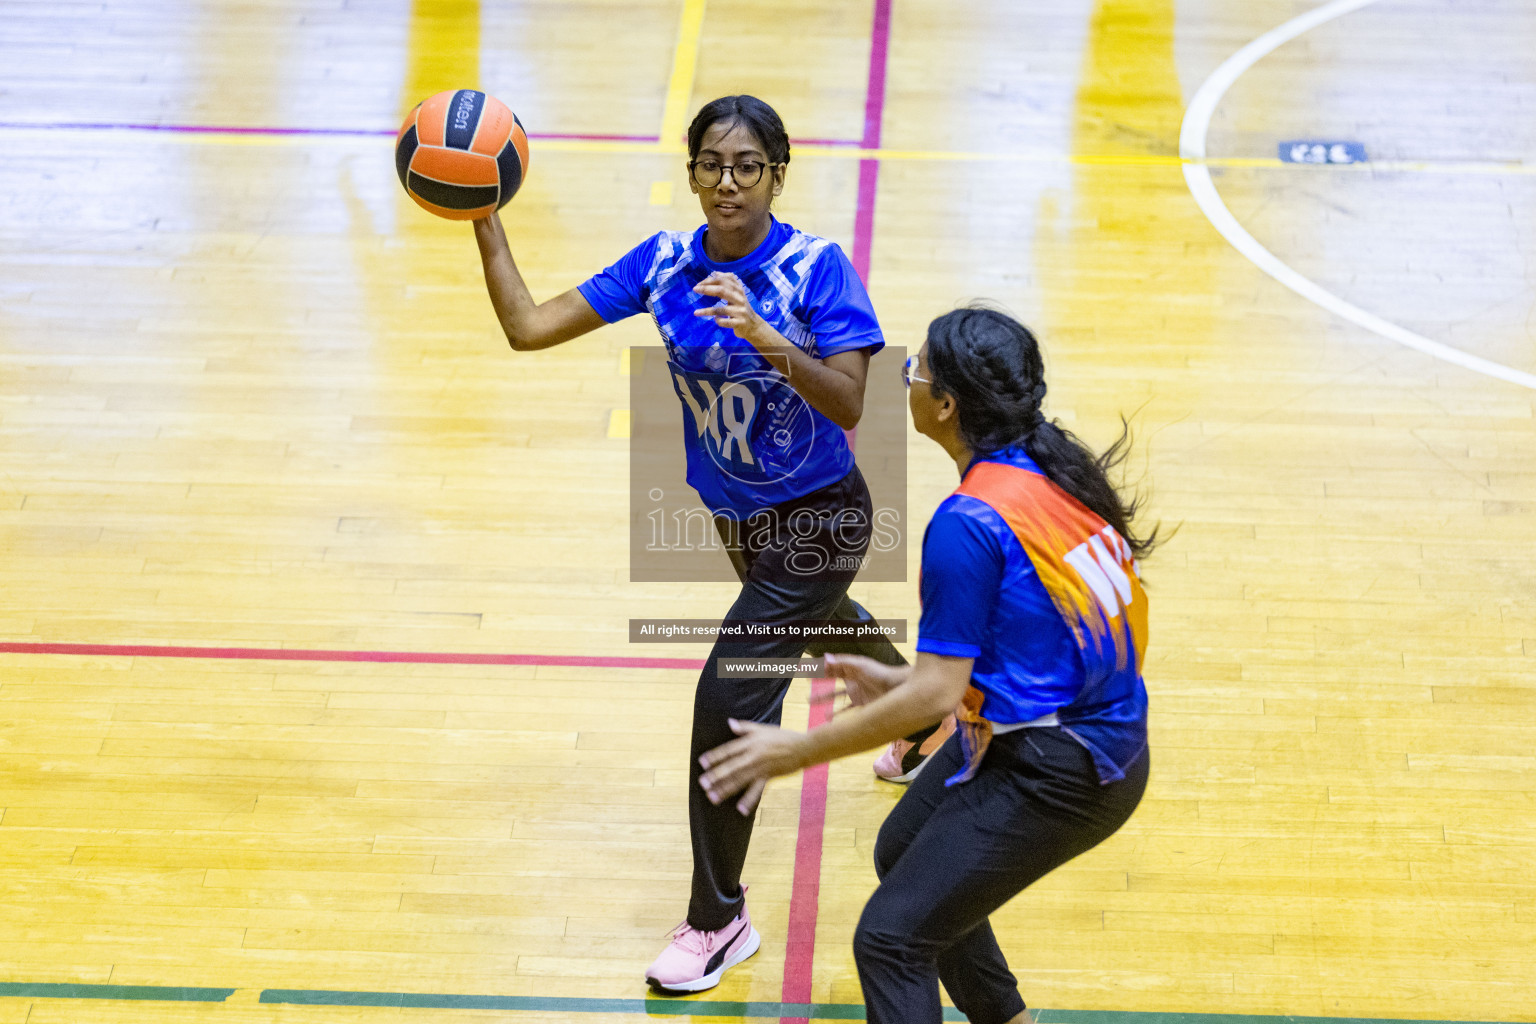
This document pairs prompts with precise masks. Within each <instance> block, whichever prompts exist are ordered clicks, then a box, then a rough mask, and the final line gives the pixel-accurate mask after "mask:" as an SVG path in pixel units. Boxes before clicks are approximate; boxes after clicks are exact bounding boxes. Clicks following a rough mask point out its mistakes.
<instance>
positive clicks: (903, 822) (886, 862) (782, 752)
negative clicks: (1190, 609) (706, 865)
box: [700, 309, 1156, 1024]
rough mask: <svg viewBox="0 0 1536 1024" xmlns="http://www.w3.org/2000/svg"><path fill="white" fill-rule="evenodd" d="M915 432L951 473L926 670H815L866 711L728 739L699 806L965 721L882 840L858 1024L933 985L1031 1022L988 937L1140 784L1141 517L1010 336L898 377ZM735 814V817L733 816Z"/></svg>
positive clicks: (1113, 820) (1130, 804)
mask: <svg viewBox="0 0 1536 1024" xmlns="http://www.w3.org/2000/svg"><path fill="white" fill-rule="evenodd" d="M907 369H908V387H909V388H910V389H911V390H910V394H909V399H908V404H909V406H910V408H911V412H912V421H913V423H914V424H915V425H916V427H917V429H918V432H919V433H922V434H925V435H927V436H928V437H930V438H932V439H933V440H934V441H937V442H938V443H939V445H940V446H941V447H943V449H944V450H945V451H946V452H947V453H948V454H949V455H950V456H951V457H952V458H953V459H954V461H955V466H956V467H957V468H958V469H959V471H960V477H961V483H960V486H959V488H958V489H957V490H956V491H955V493H954V494H952V495H951V496H950V497H949V498H947V499H945V501H944V502H943V503H942V504H941V505H940V506H939V508H938V510H937V511H936V512H935V513H934V515H933V519H932V520H931V521H930V523H929V525H928V529H927V531H926V533H925V534H924V537H923V558H922V582H921V584H920V586H919V590H920V594H921V598H922V618H921V620H920V622H919V624H918V639H917V651H918V654H917V662H916V664H915V665H912V666H900V667H892V666H887V665H882V664H879V663H877V662H874V661H871V660H870V659H868V658H863V657H858V656H848V655H828V657H827V661H828V664H829V668H830V672H831V674H832V675H835V676H837V677H839V678H841V679H843V680H844V681H845V689H846V692H847V693H848V695H849V696H850V697H851V698H852V700H853V703H854V704H855V705H857V706H856V707H854V708H853V709H852V710H850V711H848V712H846V713H843V714H840V715H838V716H837V717H836V718H834V719H833V720H832V722H831V723H830V724H828V725H826V726H823V727H821V728H819V729H815V730H813V731H811V732H809V733H803V734H802V733H796V732H789V731H787V730H781V729H776V728H772V727H769V726H763V725H757V724H754V723H750V722H735V723H732V726H733V728H734V729H735V731H736V732H737V733H738V734H740V736H739V738H738V739H736V740H734V741H731V742H729V743H726V744H723V745H722V746H721V747H720V748H718V749H716V750H712V751H710V752H709V753H707V754H705V755H704V757H703V759H702V762H701V763H702V764H703V765H704V767H705V768H706V772H705V774H704V775H703V777H702V778H701V779H700V784H701V785H702V786H703V787H704V788H705V791H706V792H707V793H708V794H709V797H710V799H711V800H712V801H716V802H720V803H722V804H726V803H729V804H734V806H736V807H737V808H738V809H739V810H740V811H741V812H742V813H748V812H750V810H751V808H752V807H753V806H754V805H755V804H756V802H757V799H758V797H759V796H760V795H761V793H762V790H763V786H764V784H765V782H766V781H767V780H768V779H769V778H771V777H772V776H775V775H783V774H786V773H788V772H793V771H797V770H799V769H800V768H803V767H805V766H807V765H811V764H817V763H819V762H822V761H829V760H832V759H834V758H838V757H842V756H843V755H845V754H851V753H854V752H856V751H859V750H864V749H867V748H870V747H873V746H876V745H877V744H879V743H883V742H886V741H887V740H890V739H892V738H894V737H897V736H902V735H905V734H907V733H909V732H911V731H912V730H913V729H915V728H917V727H918V726H920V725H924V724H926V723H930V722H933V721H936V720H937V719H938V718H939V717H940V716H942V715H945V714H947V713H949V712H950V711H951V710H957V714H958V716H959V718H960V719H961V723H960V730H959V732H958V734H957V735H955V736H953V737H951V738H950V739H949V740H948V741H947V742H946V743H945V744H944V746H943V747H942V748H941V749H940V750H939V752H938V753H937V754H936V755H934V758H933V762H932V763H931V764H930V765H929V766H928V767H927V768H925V769H924V771H923V773H922V775H921V776H920V777H919V778H918V779H917V780H916V781H914V782H913V783H912V787H911V788H910V789H909V790H908V791H907V792H906V793H905V794H904V795H903V796H902V798H901V801H900V802H899V803H898V804H897V805H896V807H895V809H894V810H893V811H892V812H891V814H890V817H889V818H887V819H886V822H885V824H884V826H883V827H882V828H881V830H880V836H879V839H878V840H877V841H876V844H875V868H876V871H877V873H878V874H879V876H880V886H879V888H877V889H876V890H875V893H874V895H873V896H872V897H870V900H869V904H868V905H867V906H866V907H865V908H864V914H863V917H862V918H861V919H860V921H859V926H858V930H857V932H856V933H855V936H854V959H855V961H856V963H857V964H858V969H859V979H860V981H861V982H862V984H863V987H864V1000H865V1005H866V1007H867V1015H868V1019H869V1020H870V1021H871V1022H874V1024H888V1022H893V1021H903V1022H921V1024H937V1022H938V1021H940V1020H942V1008H941V1006H940V1003H939V983H940V982H941V981H942V983H943V985H944V987H945V989H946V990H947V991H948V992H949V995H950V998H952V999H953V1000H954V1002H955V1005H956V1006H957V1007H959V1009H960V1010H961V1012H962V1013H964V1014H965V1015H966V1017H967V1018H969V1019H970V1020H971V1021H972V1022H973V1024H1003V1022H1005V1021H1027V1020H1029V1016H1028V1013H1027V1011H1026V1010H1025V1008H1024V1001H1023V999H1022V998H1021V997H1020V995H1019V990H1018V985H1017V983H1016V981H1015V980H1014V977H1013V975H1012V974H1011V973H1009V971H1008V965H1007V962H1006V961H1005V960H1004V959H1003V954H1002V951H1001V950H999V949H998V946H997V940H996V939H995V938H994V937H993V934H992V929H991V926H990V925H989V924H988V923H987V918H988V916H989V915H990V914H991V913H992V912H993V911H994V910H996V909H998V908H999V907H1001V906H1002V905H1003V904H1004V903H1006V902H1007V901H1008V900H1009V899H1011V898H1012V897H1013V896H1014V895H1016V894H1017V893H1019V892H1020V891H1021V890H1023V889H1024V888H1025V887H1026V886H1028V885H1030V884H1031V883H1032V882H1034V881H1035V880H1036V879H1038V878H1040V877H1041V876H1043V875H1045V874H1046V873H1047V872H1049V871H1051V870H1053V869H1054V868H1056V867H1057V866H1059V865H1061V864H1063V863H1065V862H1066V861H1068V860H1070V859H1072V858H1073V857H1076V856H1077V855H1078V854H1080V853H1083V852H1084V851H1086V850H1088V849H1090V848H1091V847H1093V846H1095V845H1097V844H1098V843H1100V842H1102V841H1103V840H1104V839H1106V838H1108V837H1109V836H1110V835H1111V834H1112V833H1113V832H1114V831H1115V830H1116V829H1118V828H1119V827H1120V826H1121V825H1122V824H1124V822H1125V821H1126V819H1127V818H1129V817H1130V815H1131V812H1132V811H1133V810H1135V808H1136V805H1137V803H1138V802H1139V801H1140V800H1141V795H1142V792H1143V790H1144V789H1145V788H1146V783H1147V764H1148V754H1147V727H1146V720H1147V694H1146V689H1145V687H1144V686H1143V685H1142V679H1141V662H1142V654H1143V652H1144V650H1145V646H1146V630H1147V598H1146V594H1145V592H1144V591H1143V590H1142V588H1141V584H1140V582H1139V581H1138V580H1137V575H1136V573H1137V559H1138V556H1140V555H1143V554H1145V553H1147V552H1148V551H1149V550H1150V548H1151V546H1152V544H1153V542H1154V538H1155V532H1156V531H1154V536H1149V537H1146V538H1139V537H1137V535H1136V534H1135V533H1133V532H1132V530H1131V519H1132V517H1133V515H1134V513H1135V511H1136V503H1135V502H1134V501H1132V502H1127V501H1125V500H1124V499H1122V498H1121V497H1120V496H1119V495H1118V494H1117V493H1116V491H1115V489H1114V488H1113V487H1112V486H1111V484H1110V482H1109V479H1108V476H1107V470H1109V469H1111V468H1113V466H1114V465H1115V464H1117V463H1118V461H1119V460H1120V458H1121V457H1122V456H1123V455H1124V451H1125V444H1126V435H1124V434H1122V436H1121V440H1120V441H1119V442H1117V443H1116V444H1115V445H1114V446H1112V447H1111V448H1110V449H1109V451H1108V452H1106V453H1105V454H1104V455H1101V456H1096V455H1094V453H1093V452H1091V451H1089V450H1088V449H1087V448H1086V447H1084V446H1083V445H1082V444H1081V443H1080V442H1078V441H1077V439H1076V438H1074V437H1073V436H1072V435H1071V434H1069V433H1067V432H1066V431H1064V430H1062V429H1060V428H1059V427H1057V426H1056V425H1055V424H1054V423H1052V422H1050V421H1048V420H1046V419H1045V417H1044V416H1043V415H1042V414H1041V411H1040V403H1041V400H1042V399H1043V398H1044V397H1045V377H1044V365H1043V362H1042V360H1041V357H1040V349H1039V346H1038V345H1037V344H1036V342H1035V339H1034V337H1033V336H1032V335H1031V334H1030V332H1029V331H1028V330H1027V329H1025V328H1024V326H1023V325H1022V324H1019V323H1018V322H1017V321H1015V320H1013V319H1012V318H1010V317H1008V316H1005V315H1004V314H1002V313H999V312H995V311H993V310H988V309H961V310H956V311H955V312H952V313H948V314H946V315H944V316H941V317H939V318H938V319H937V320H935V321H934V322H933V324H932V325H930V327H929V329H928V340H927V344H925V345H924V346H923V349H922V351H921V352H920V353H919V355H918V356H915V357H913V359H912V360H909V361H908V367H907ZM737 794H742V795H741V796H740V797H739V798H738V799H736V800H734V801H733V800H731V799H730V798H732V797H736V796H737Z"/></svg>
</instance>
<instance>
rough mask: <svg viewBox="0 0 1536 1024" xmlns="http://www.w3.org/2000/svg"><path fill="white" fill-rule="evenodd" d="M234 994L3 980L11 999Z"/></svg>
mask: <svg viewBox="0 0 1536 1024" xmlns="http://www.w3.org/2000/svg"><path fill="white" fill-rule="evenodd" d="M234 994H235V990H234V989H232V988H184V987H173V986H162V985H75V984H68V983H57V982H55V983H46V982H32V981H4V982H0V997H4V998H7V999H149V1000H158V1001H160V1002H166V1003H222V1002H223V1001H224V1000H226V999H228V998H229V997H230V996H232V995H234Z"/></svg>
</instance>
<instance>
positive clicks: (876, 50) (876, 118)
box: [852, 0, 891, 285]
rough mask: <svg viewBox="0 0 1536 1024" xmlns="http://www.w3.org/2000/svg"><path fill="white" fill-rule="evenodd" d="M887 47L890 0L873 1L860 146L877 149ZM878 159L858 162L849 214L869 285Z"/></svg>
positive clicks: (856, 258)
mask: <svg viewBox="0 0 1536 1024" xmlns="http://www.w3.org/2000/svg"><path fill="white" fill-rule="evenodd" d="M890 46H891V0H875V25H874V29H873V30H872V31H871V33H870V40H869V85H868V86H867V87H866V89H865V92H864V137H863V138H862V139H860V140H859V148H860V149H879V148H880V122H881V121H882V120H883V119H884V117H885V66H886V63H887V60H888V59H889V56H890ZM879 183H880V161H879V160H860V161H859V202H858V206H857V207H855V210H854V215H853V256H852V259H853V269H854V270H856V271H858V274H859V277H861V278H863V280H864V283H865V284H866V285H868V284H869V253H870V248H871V245H872V243H873V242H874V237H875V194H876V190H877V188H878V187H879Z"/></svg>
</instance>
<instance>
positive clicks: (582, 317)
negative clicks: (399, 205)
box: [474, 213, 603, 352]
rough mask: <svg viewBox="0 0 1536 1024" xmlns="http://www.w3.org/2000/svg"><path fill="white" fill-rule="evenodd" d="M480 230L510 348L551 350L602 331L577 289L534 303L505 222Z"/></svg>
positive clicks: (483, 224) (485, 222)
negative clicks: (588, 334)
mask: <svg viewBox="0 0 1536 1024" xmlns="http://www.w3.org/2000/svg"><path fill="white" fill-rule="evenodd" d="M474 224H475V244H476V245H478V246H479V248H480V263H481V265H482V266H483V267H484V269H485V288H486V291H487V292H488V293H489V294H490V297H491V308H492V309H494V310H495V311H496V321H497V323H499V324H500V325H501V330H502V333H503V334H505V335H506V336H507V343H508V344H510V345H511V346H512V347H513V348H514V349H517V350H518V351H520V352H527V351H532V350H535V349H541V348H549V347H550V346H552V345H558V344H560V343H561V342H564V341H570V340H571V339H572V338H575V337H579V336H580V335H583V334H586V333H587V332H588V331H592V330H596V329H597V328H599V327H601V326H603V319H602V317H600V316H598V315H597V313H596V312H595V311H594V310H593V309H592V306H591V304H590V303H588V302H587V300H586V299H585V298H583V297H582V295H581V293H580V292H579V291H577V290H575V289H574V288H573V289H571V290H570V291H568V292H564V293H562V294H560V295H557V296H555V297H554V298H553V299H550V300H549V301H548V302H545V303H542V304H541V303H537V302H535V301H534V300H533V294H532V293H531V292H530V291H529V290H528V285H527V283H526V282H524V281H523V275H522V274H521V273H520V272H519V271H518V269H517V263H516V262H515V261H514V260H513V259H512V250H511V247H510V246H508V245H507V235H506V232H505V231H503V230H502V226H501V218H500V217H499V216H498V215H497V214H494V213H493V214H491V215H490V216H489V217H485V218H483V219H481V220H477V221H475V222H474Z"/></svg>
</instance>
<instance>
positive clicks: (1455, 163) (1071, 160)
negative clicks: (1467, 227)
mask: <svg viewBox="0 0 1536 1024" xmlns="http://www.w3.org/2000/svg"><path fill="white" fill-rule="evenodd" d="M0 134H6V135H10V134H35V135H39V136H44V137H54V138H57V137H73V136H89V137H91V138H101V137H102V136H103V135H107V136H113V137H116V138H120V139H127V138H135V139H143V140H150V141H155V142H162V143H167V142H168V143H175V144H178V145H194V146H324V145H331V146H336V145H341V146H352V145H357V144H359V143H362V144H366V145H370V146H384V145H393V144H394V139H393V138H389V137H385V136H382V135H380V136H363V135H318V134H317V135H251V134H245V133H241V132H187V133H181V132H174V133H173V132H146V131H142V130H140V129H135V128H120V129H111V128H107V129H103V128H18V127H8V128H4V129H0ZM529 145H530V146H532V148H534V149H536V150H539V151H541V152H547V153H613V154H624V155H635V154H641V155H652V156H678V155H681V154H684V153H686V152H687V148H686V147H685V146H684V145H683V143H682V142H680V141H679V142H677V143H672V144H667V143H662V142H618V141H613V142H605V141H600V140H595V139H532V140H530V142H529ZM794 152H795V156H797V157H832V158H835V159H841V160H898V161H919V162H932V161H949V162H953V163H1016V164H1062V163H1065V164H1074V165H1079V166H1089V167H1184V166H1186V165H1194V166H1197V167H1253V168H1264V169H1279V168H1286V167H1290V168H1296V169H1298V170H1308V171H1309V170H1331V171H1378V172H1392V173H1412V174H1489V175H1500V174H1515V175H1528V174H1536V163H1521V162H1503V161H1486V162H1484V161H1476V160H1443V161H1437V160H1367V161H1363V162H1361V163H1356V164H1299V163H1294V164H1293V163H1287V162H1285V161H1283V160H1280V159H1277V158H1275V157H1247V156H1227V157H1206V158H1205V159H1203V160H1200V159H1193V158H1185V157H1178V156H1173V155H1166V156H1164V155H1158V154H1152V153H1148V154H1145V155H1138V154H1123V153H1102V154H1101V153H1049V152H1044V151H1035V152H1030V153H982V152H969V151H966V150H927V149H860V148H858V147H856V146H805V145H802V146H796V147H795V151H794Z"/></svg>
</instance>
